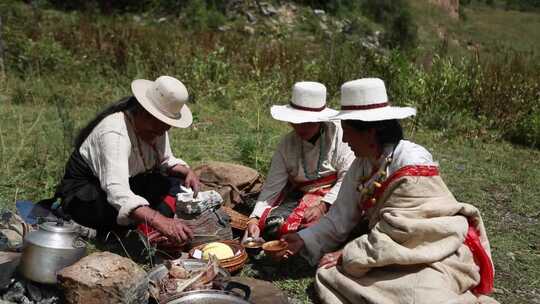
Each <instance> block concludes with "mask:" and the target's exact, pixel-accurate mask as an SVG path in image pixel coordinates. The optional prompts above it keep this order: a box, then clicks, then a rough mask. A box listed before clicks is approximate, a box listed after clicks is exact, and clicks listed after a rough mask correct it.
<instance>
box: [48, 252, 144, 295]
mask: <svg viewBox="0 0 540 304" xmlns="http://www.w3.org/2000/svg"><path fill="white" fill-rule="evenodd" d="M58 280H59V282H60V285H61V288H62V289H63V290H64V294H65V298H66V303H85V304H94V303H96V304H98V303H126V304H127V303H130V304H132V303H133V304H135V303H147V302H148V296H149V294H148V278H147V275H146V272H145V271H144V270H143V269H142V268H141V267H139V266H138V265H137V264H136V263H135V262H133V261H132V260H130V259H127V258H124V257H121V256H119V255H116V254H114V253H110V252H96V253H93V254H91V255H89V256H87V257H85V258H83V259H81V260H80V261H79V262H77V263H75V264H73V265H71V266H69V267H66V268H64V269H62V270H61V271H60V272H59V273H58Z"/></svg>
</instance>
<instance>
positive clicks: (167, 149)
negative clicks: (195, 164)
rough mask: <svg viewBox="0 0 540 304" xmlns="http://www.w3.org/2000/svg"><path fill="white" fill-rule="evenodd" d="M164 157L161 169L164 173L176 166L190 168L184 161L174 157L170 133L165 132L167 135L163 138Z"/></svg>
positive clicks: (162, 157)
mask: <svg viewBox="0 0 540 304" xmlns="http://www.w3.org/2000/svg"><path fill="white" fill-rule="evenodd" d="M162 140H163V150H162V151H163V155H162V156H161V159H160V161H161V162H160V169H161V171H162V172H168V171H169V169H171V168H172V167H174V166H176V165H183V166H186V167H189V166H188V164H187V163H186V162H185V161H183V160H182V159H180V158H176V157H174V155H173V153H172V150H171V144H170V141H169V132H165V135H164V136H163V139H162Z"/></svg>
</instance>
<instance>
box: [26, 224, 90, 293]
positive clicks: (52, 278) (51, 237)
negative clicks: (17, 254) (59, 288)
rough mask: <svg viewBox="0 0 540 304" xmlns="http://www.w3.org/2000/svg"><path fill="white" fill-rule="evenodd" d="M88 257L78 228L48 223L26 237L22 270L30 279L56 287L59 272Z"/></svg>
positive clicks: (72, 225)
mask: <svg viewBox="0 0 540 304" xmlns="http://www.w3.org/2000/svg"><path fill="white" fill-rule="evenodd" d="M85 255H86V243H85V241H84V240H83V239H82V238H81V237H80V235H79V229H78V226H77V225H74V224H70V223H64V222H63V221H62V220H58V221H57V222H45V223H42V224H40V225H39V226H38V230H36V231H33V232H31V233H29V234H28V235H27V236H26V237H25V238H24V245H23V254H22V257H21V265H20V271H21V274H22V275H23V276H24V277H25V278H26V279H28V280H31V281H34V282H39V283H45V284H55V283H56V282H57V280H56V273H57V272H58V271H59V270H61V269H62V268H64V267H67V266H69V265H72V264H74V263H75V262H77V261H78V260H80V259H81V258H82V257H84V256H85Z"/></svg>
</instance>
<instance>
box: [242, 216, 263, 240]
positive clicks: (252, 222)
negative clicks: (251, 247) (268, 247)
mask: <svg viewBox="0 0 540 304" xmlns="http://www.w3.org/2000/svg"><path fill="white" fill-rule="evenodd" d="M260 235H261V229H259V219H257V218H255V217H252V218H250V219H249V221H248V224H247V228H246V232H245V233H244V240H245V239H246V238H247V237H252V238H255V239H256V238H258V237H259V236H260Z"/></svg>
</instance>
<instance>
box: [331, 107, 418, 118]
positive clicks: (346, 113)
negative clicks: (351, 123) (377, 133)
mask: <svg viewBox="0 0 540 304" xmlns="http://www.w3.org/2000/svg"><path fill="white" fill-rule="evenodd" d="M414 115H416V109H414V108H411V107H384V108H378V109H369V110H342V111H339V112H338V114H337V115H335V116H333V117H331V120H362V121H380V120H389V119H403V118H407V117H410V116H414Z"/></svg>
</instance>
